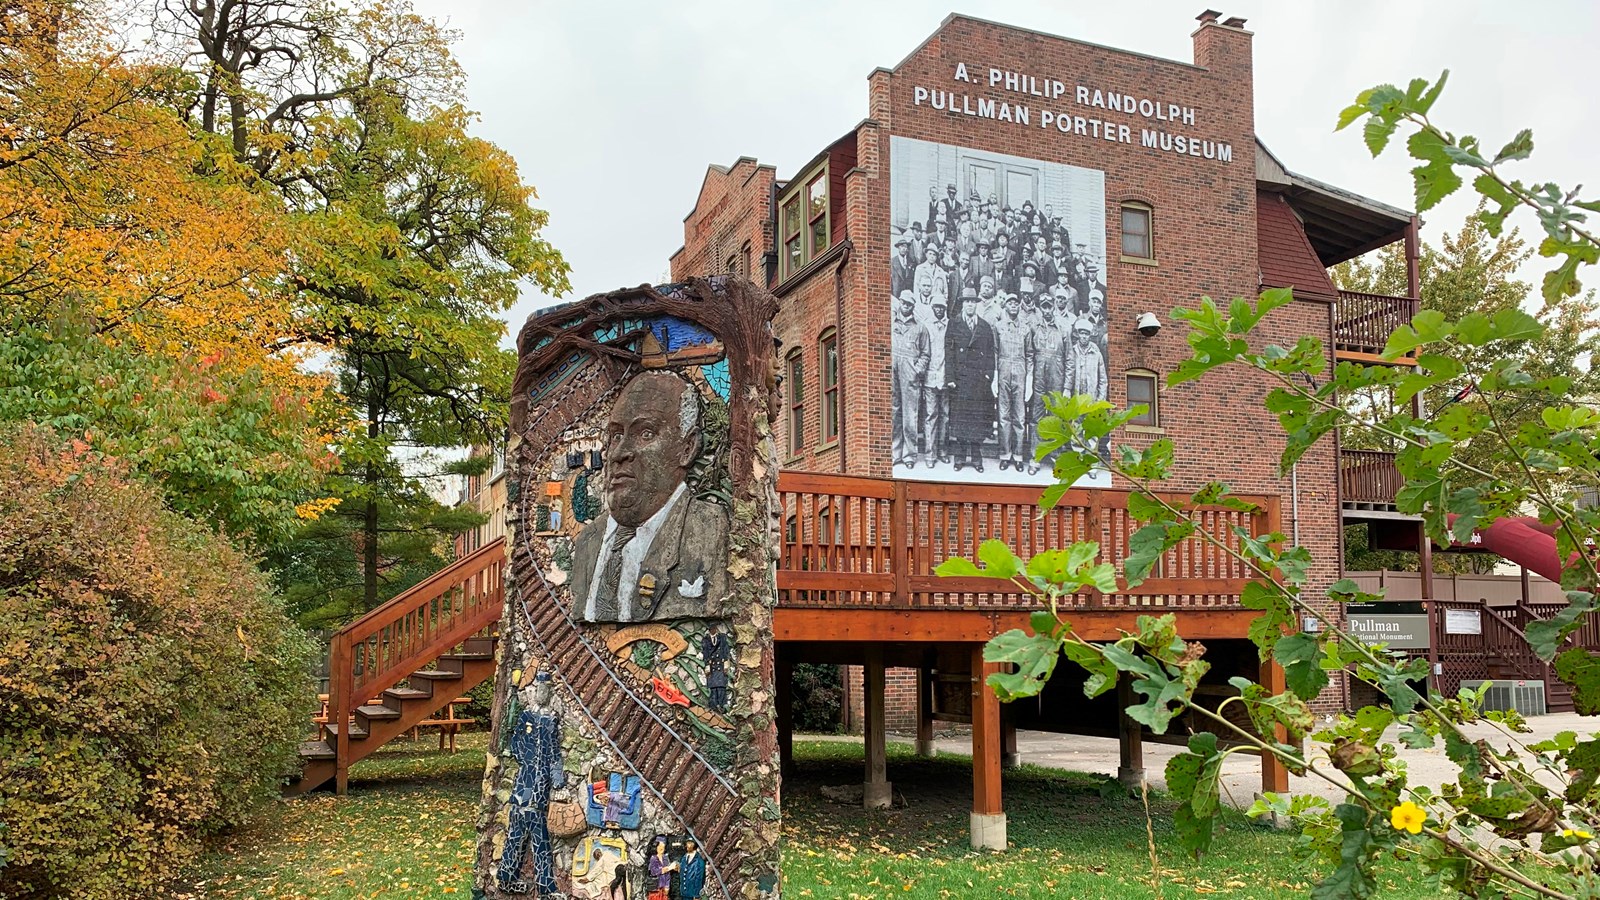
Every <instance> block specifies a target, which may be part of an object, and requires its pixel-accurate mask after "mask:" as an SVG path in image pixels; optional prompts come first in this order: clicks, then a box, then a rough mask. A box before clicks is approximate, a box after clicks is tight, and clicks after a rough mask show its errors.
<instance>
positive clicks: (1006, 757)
mask: <svg viewBox="0 0 1600 900" xmlns="http://www.w3.org/2000/svg"><path fill="white" fill-rule="evenodd" d="M1020 765H1022V754H1020V753H1018V752H1017V722H1016V720H1015V719H1014V718H1012V716H1011V709H1010V708H1009V707H1002V708H1001V709H1000V767H1001V768H1003V769H1015V768H1016V767H1018V766H1020Z"/></svg>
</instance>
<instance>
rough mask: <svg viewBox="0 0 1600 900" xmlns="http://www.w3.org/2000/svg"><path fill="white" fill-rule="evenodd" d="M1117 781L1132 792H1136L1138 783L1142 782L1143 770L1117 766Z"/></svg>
mask: <svg viewBox="0 0 1600 900" xmlns="http://www.w3.org/2000/svg"><path fill="white" fill-rule="evenodd" d="M1117 780H1118V781H1120V782H1122V783H1123V784H1125V785H1127V786H1128V787H1130V788H1132V789H1133V790H1138V789H1139V785H1140V783H1141V782H1143V781H1144V769H1130V768H1128V767H1127V766H1117Z"/></svg>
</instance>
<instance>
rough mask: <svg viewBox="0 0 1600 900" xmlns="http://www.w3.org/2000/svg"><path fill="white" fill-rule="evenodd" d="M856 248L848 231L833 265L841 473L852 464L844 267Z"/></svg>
mask: <svg viewBox="0 0 1600 900" xmlns="http://www.w3.org/2000/svg"><path fill="white" fill-rule="evenodd" d="M855 249H856V245H855V244H854V243H853V242H852V241H851V240H850V238H849V236H848V232H847V233H846V237H845V239H844V253H843V254H841V255H840V257H839V264H838V265H837V266H834V267H833V339H834V341H835V343H836V346H837V347H838V348H839V349H838V351H836V352H837V353H838V355H839V371H838V373H837V375H838V379H839V382H838V398H839V399H838V401H837V403H838V413H839V472H840V473H841V474H842V473H845V472H848V471H850V466H849V464H848V462H847V460H848V457H847V456H846V455H845V451H846V435H848V434H849V433H850V429H848V428H846V427H844V409H845V404H844V398H845V390H844V388H845V384H844V373H845V365H844V267H845V265H846V264H848V263H849V262H850V254H851V253H852V252H854V250H855Z"/></svg>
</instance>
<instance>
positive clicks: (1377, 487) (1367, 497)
mask: <svg viewBox="0 0 1600 900" xmlns="http://www.w3.org/2000/svg"><path fill="white" fill-rule="evenodd" d="M1404 485H1405V479H1404V478H1401V477H1400V470H1399V469H1397V468H1395V465H1394V454H1393V453H1392V452H1390V451H1388V450H1344V449H1340V451H1339V491H1340V493H1339V496H1340V498H1341V499H1342V501H1343V502H1344V503H1345V504H1346V505H1353V506H1364V507H1369V508H1370V507H1374V506H1383V507H1389V506H1393V505H1394V498H1395V496H1396V495H1397V494H1399V493H1400V488H1401V487H1403V486H1404Z"/></svg>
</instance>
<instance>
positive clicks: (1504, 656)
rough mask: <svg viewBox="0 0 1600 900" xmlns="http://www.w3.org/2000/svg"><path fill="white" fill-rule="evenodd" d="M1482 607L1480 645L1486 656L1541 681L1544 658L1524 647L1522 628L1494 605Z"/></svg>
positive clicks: (1524, 676)
mask: <svg viewBox="0 0 1600 900" xmlns="http://www.w3.org/2000/svg"><path fill="white" fill-rule="evenodd" d="M1482 610H1483V613H1482V618H1483V647H1484V650H1485V651H1486V652H1487V653H1488V655H1489V656H1491V657H1493V658H1495V659H1497V660H1498V661H1499V662H1501V663H1502V664H1504V665H1507V666H1510V667H1511V668H1512V669H1515V670H1516V672H1517V674H1518V675H1520V676H1521V677H1523V678H1528V679H1532V680H1534V681H1542V680H1544V678H1545V674H1546V673H1545V665H1544V660H1542V659H1540V658H1539V657H1538V656H1537V655H1536V654H1535V653H1534V652H1533V648H1532V647H1530V646H1528V637H1527V635H1526V634H1524V633H1523V628H1521V627H1518V625H1517V624H1516V623H1515V622H1513V621H1512V620H1511V619H1508V618H1507V617H1506V616H1504V615H1503V614H1501V612H1500V611H1499V610H1497V609H1495V608H1494V607H1491V606H1484V607H1482ZM1524 627H1525V626H1524Z"/></svg>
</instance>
